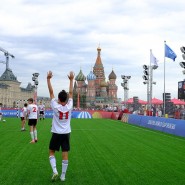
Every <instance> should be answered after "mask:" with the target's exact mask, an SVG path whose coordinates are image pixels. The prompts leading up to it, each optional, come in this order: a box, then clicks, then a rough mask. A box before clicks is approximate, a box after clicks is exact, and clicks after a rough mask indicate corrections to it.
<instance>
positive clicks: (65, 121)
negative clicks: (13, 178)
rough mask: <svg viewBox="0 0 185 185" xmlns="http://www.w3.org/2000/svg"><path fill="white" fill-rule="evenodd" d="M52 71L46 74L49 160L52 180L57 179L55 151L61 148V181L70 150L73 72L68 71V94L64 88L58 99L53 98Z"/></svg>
mask: <svg viewBox="0 0 185 185" xmlns="http://www.w3.org/2000/svg"><path fill="white" fill-rule="evenodd" d="M52 76H53V75H52V72H51V71H49V72H48V74H47V84H48V90H49V94H50V98H51V108H52V110H53V120H52V127H51V132H52V137H51V140H50V144H49V161H50V164H51V167H52V170H53V176H52V178H51V180H52V181H56V180H57V179H58V177H59V176H58V171H57V168H56V158H55V151H59V150H60V148H61V149H62V173H61V176H60V179H61V181H65V175H66V171H67V167H68V152H69V150H70V141H69V140H70V132H71V126H70V122H71V111H72V109H73V99H72V98H73V79H74V73H73V72H70V74H69V75H68V78H69V81H70V83H69V96H68V94H67V92H66V91H65V90H62V91H61V92H59V94H58V99H55V97H54V92H53V88H52V85H51V81H50V79H51V78H52Z"/></svg>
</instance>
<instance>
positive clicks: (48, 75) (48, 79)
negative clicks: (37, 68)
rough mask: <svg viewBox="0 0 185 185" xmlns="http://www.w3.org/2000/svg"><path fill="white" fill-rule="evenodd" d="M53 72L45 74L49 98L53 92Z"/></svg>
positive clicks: (52, 96) (52, 95) (51, 97)
mask: <svg viewBox="0 0 185 185" xmlns="http://www.w3.org/2000/svg"><path fill="white" fill-rule="evenodd" d="M52 76H53V74H52V72H51V71H49V72H48V74H47V84H48V90H49V94H50V99H53V98H54V93H53V87H52V85H51V78H52Z"/></svg>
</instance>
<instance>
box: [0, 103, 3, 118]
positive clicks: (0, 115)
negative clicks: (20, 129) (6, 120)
mask: <svg viewBox="0 0 185 185" xmlns="http://www.w3.org/2000/svg"><path fill="white" fill-rule="evenodd" d="M1 106H2V104H0V121H1V119H2V117H3V112H2V109H1Z"/></svg>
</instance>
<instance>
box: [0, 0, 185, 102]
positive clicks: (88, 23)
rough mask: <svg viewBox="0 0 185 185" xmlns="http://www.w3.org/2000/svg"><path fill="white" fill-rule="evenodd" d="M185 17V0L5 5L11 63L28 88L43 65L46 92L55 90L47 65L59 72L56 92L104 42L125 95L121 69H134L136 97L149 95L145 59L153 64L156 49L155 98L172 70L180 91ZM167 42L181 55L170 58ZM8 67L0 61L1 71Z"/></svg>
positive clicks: (1, 40) (1, 28)
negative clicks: (50, 86) (49, 85)
mask: <svg viewBox="0 0 185 185" xmlns="http://www.w3.org/2000/svg"><path fill="white" fill-rule="evenodd" d="M184 17H185V1H184V0H177V1H174V0H155V1H153V0H78V1H75V0H13V1H12V0H6V1H4V2H3V3H1V6H0V47H1V48H4V49H5V50H7V51H8V52H10V53H11V54H13V55H14V56H15V58H14V59H11V58H10V64H9V66H10V68H11V69H12V71H13V73H14V74H15V76H17V78H18V81H20V82H21V87H26V86H27V84H28V82H31V83H33V82H32V73H35V72H39V74H40V75H39V86H38V95H39V96H46V97H47V96H48V95H49V94H48V90H47V85H46V74H47V71H49V70H51V71H53V74H54V76H53V79H52V82H53V87H54V92H55V95H57V93H58V92H59V91H60V90H62V89H66V90H68V83H69V82H68V78H67V74H68V72H69V71H71V70H73V71H74V72H75V74H76V75H77V74H78V73H79V70H80V68H81V69H82V72H83V74H84V75H85V76H87V75H88V74H89V72H90V70H91V69H92V67H93V66H94V64H95V61H96V58H97V47H98V46H99V45H100V47H101V49H102V51H101V58H102V62H103V66H104V70H105V76H106V80H108V75H109V74H110V72H111V71H112V69H113V70H114V72H115V73H116V75H117V80H116V83H117V85H118V97H119V98H122V99H123V98H124V91H123V88H122V86H121V83H122V79H121V75H130V76H131V79H130V80H129V89H130V90H129V97H133V96H138V97H139V98H140V99H144V100H146V99H147V95H146V92H147V87H146V85H144V84H143V79H142V75H143V68H142V66H143V65H144V64H146V65H149V63H150V49H152V52H153V55H154V56H155V57H156V58H157V59H158V60H159V62H158V65H159V67H158V69H156V70H154V71H153V79H154V81H155V82H156V85H153V97H156V98H160V99H162V93H163V92H164V74H165V79H166V80H165V84H166V85H165V86H166V92H168V93H171V96H172V98H173V97H176V98H177V90H178V81H182V80H183V79H184V76H183V73H182V70H183V68H181V67H180V65H179V62H181V61H182V53H181V51H180V47H181V46H183V45H185V26H184ZM164 41H166V44H167V45H168V46H170V48H171V49H172V50H173V51H174V52H175V53H176V54H177V58H176V60H175V62H173V61H172V60H171V59H169V58H165V59H164ZM3 60H5V57H4V53H3V52H1V51H0V61H3ZM164 60H165V64H166V68H165V73H164ZM5 67H6V65H4V64H3V63H0V75H2V73H3V72H4V71H5Z"/></svg>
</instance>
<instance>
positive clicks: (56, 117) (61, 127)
mask: <svg viewBox="0 0 185 185" xmlns="http://www.w3.org/2000/svg"><path fill="white" fill-rule="evenodd" d="M51 108H52V110H53V120H52V127H51V132H53V133H57V134H67V133H70V132H71V126H70V121H71V111H72V108H73V99H72V98H69V100H68V102H67V104H66V105H64V106H62V105H61V104H59V103H58V102H57V100H56V99H55V98H53V99H52V100H51Z"/></svg>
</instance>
